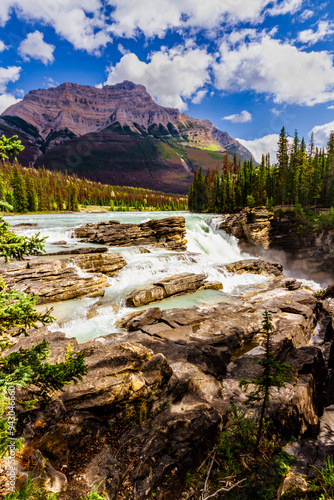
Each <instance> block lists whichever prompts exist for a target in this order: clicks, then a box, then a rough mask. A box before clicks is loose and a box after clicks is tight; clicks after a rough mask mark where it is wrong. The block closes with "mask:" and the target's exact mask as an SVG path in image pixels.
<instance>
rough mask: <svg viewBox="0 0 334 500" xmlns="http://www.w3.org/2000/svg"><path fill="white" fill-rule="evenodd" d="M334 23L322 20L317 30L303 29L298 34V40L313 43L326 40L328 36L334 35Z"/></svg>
mask: <svg viewBox="0 0 334 500" xmlns="http://www.w3.org/2000/svg"><path fill="white" fill-rule="evenodd" d="M333 33H334V23H330V22H328V21H320V22H319V24H318V28H317V30H316V31H314V30H312V29H308V30H304V31H301V32H300V33H299V34H298V41H299V42H301V43H307V44H308V45H313V44H314V43H317V42H320V41H321V40H324V38H326V37H327V36H330V35H333Z"/></svg>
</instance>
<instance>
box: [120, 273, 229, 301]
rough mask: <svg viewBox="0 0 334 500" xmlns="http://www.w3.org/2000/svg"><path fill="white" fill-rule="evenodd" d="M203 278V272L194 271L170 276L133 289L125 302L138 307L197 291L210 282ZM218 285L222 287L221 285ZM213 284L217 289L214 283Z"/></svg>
mask: <svg viewBox="0 0 334 500" xmlns="http://www.w3.org/2000/svg"><path fill="white" fill-rule="evenodd" d="M205 279H206V276H205V274H194V273H184V274H178V275H176V276H171V277H169V278H165V279H164V280H161V281H158V282H157V283H154V284H153V285H151V286H148V287H146V288H144V289H141V290H135V291H133V292H132V293H130V294H129V295H127V296H126V297H125V304H126V305H127V306H128V307H139V306H144V305H146V304H149V303H151V302H155V301H158V300H162V299H165V298H167V297H173V296H176V295H185V294H188V293H193V292H197V291H198V290H203V289H205V288H207V287H208V286H210V283H205V282H204V280H205ZM220 285H221V286H220V288H222V287H223V285H222V284H220ZM213 286H214V289H217V284H216V283H214V284H213Z"/></svg>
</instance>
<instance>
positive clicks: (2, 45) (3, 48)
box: [0, 40, 8, 52]
mask: <svg viewBox="0 0 334 500" xmlns="http://www.w3.org/2000/svg"><path fill="white" fill-rule="evenodd" d="M7 48H8V47H6V45H5V44H4V43H3V41H2V40H0V52H3V51H4V50H6V49H7Z"/></svg>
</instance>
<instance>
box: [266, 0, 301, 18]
mask: <svg viewBox="0 0 334 500" xmlns="http://www.w3.org/2000/svg"><path fill="white" fill-rule="evenodd" d="M302 4H303V0H283V1H282V2H280V3H277V4H276V5H274V7H272V8H271V9H269V10H268V13H269V14H270V15H271V16H279V15H285V14H294V13H295V12H297V10H299V9H300V8H301V6H302Z"/></svg>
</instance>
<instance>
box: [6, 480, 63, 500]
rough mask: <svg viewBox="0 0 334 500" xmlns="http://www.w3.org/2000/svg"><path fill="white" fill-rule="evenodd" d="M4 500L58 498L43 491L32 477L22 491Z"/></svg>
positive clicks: (10, 494)
mask: <svg viewBox="0 0 334 500" xmlns="http://www.w3.org/2000/svg"><path fill="white" fill-rule="evenodd" d="M3 500H57V496H56V495H55V493H53V492H52V491H45V490H43V489H41V488H40V487H39V486H38V482H36V481H34V480H33V477H32V475H30V476H29V477H28V479H27V480H26V482H25V483H24V485H23V487H22V489H21V490H18V491H15V492H14V493H8V494H7V495H6V496H5V497H4V498H3Z"/></svg>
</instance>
